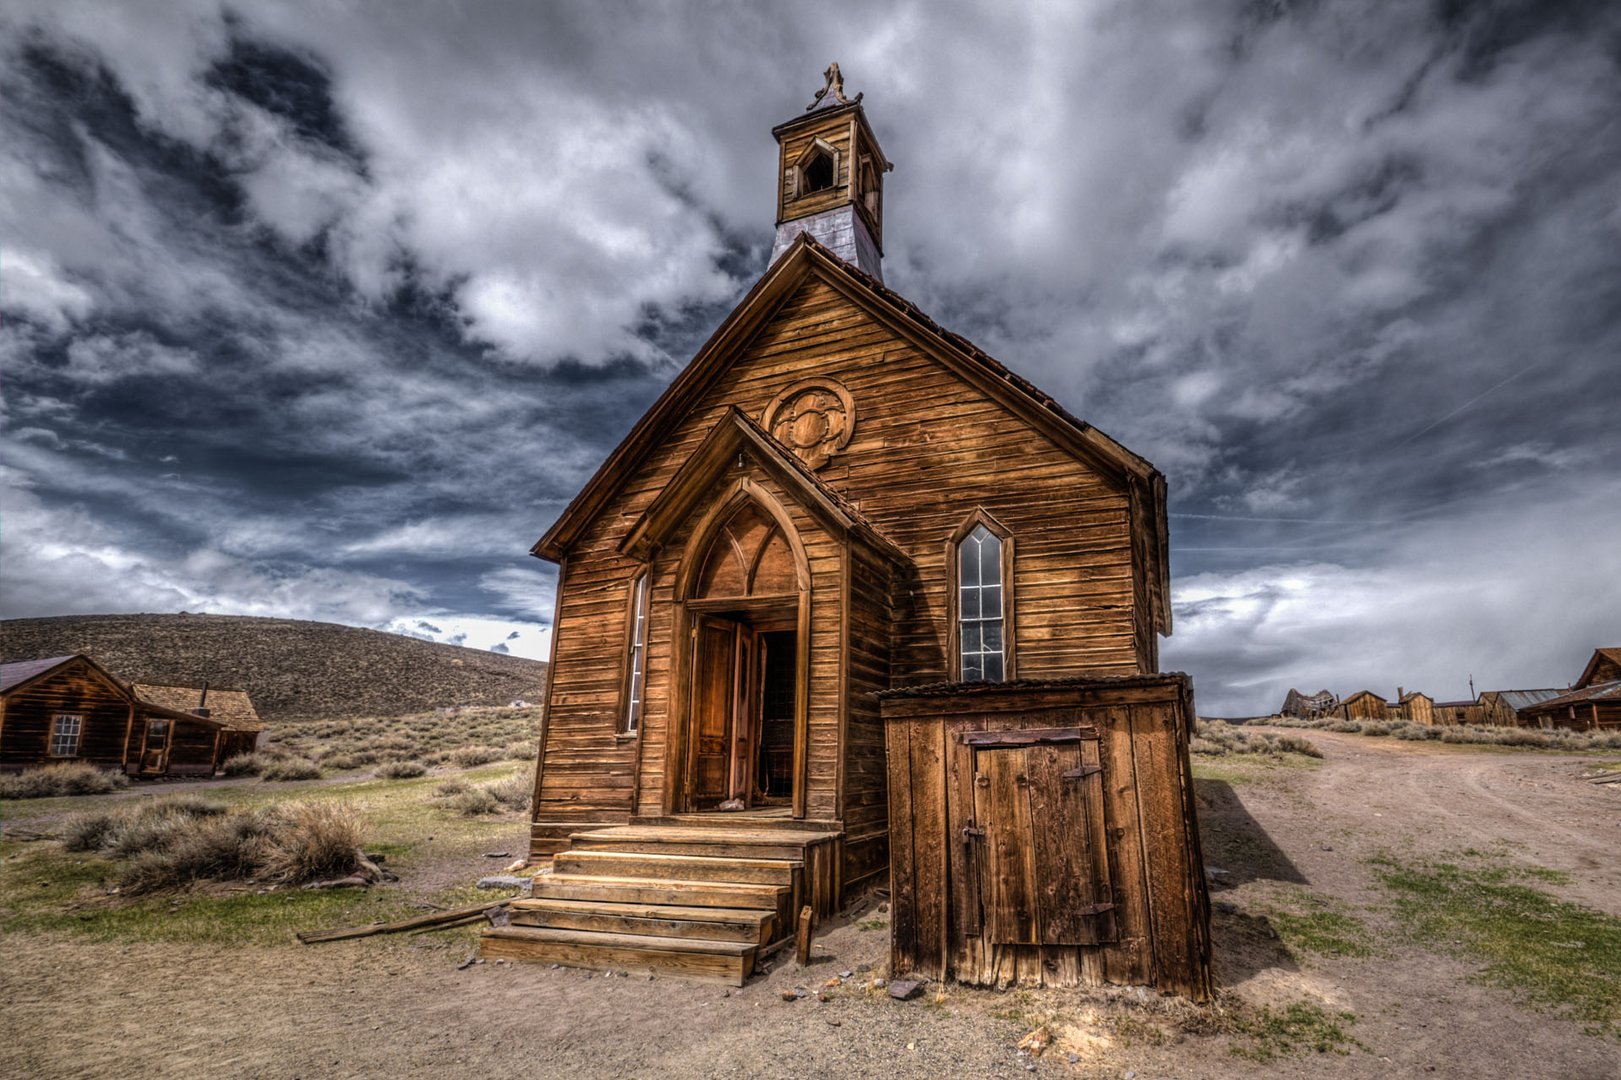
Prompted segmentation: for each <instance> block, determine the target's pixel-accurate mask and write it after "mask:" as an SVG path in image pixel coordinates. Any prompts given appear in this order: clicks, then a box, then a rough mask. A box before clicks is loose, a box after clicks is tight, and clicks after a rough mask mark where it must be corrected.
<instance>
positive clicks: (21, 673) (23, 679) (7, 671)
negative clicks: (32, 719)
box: [0, 653, 129, 697]
mask: <svg viewBox="0 0 1621 1080" xmlns="http://www.w3.org/2000/svg"><path fill="white" fill-rule="evenodd" d="M75 660H83V661H84V662H85V663H86V664H88V665H90V667H91V669H92V670H94V671H95V672H96V673H97V674H99V675H101V677H102V678H104V679H106V680H107V681H108V682H110V683H112V684H113V685H114V686H115V687H117V688H118V692H119V693H120V694H123V695H125V696H126V697H127V696H128V695H129V688H128V687H127V686H125V685H124V684H123V683H121V682H119V681H118V679H117V678H116V677H114V675H113V674H112V672H110V671H108V670H107V669H106V668H104V667H102V666H101V665H100V664H98V663H96V662H95V661H94V660H92V659H90V657H88V656H86V655H84V654H83V653H73V654H72V655H69V656H50V657H46V658H44V659H42V660H14V661H12V662H11V663H9V664H0V694H9V693H11V692H12V691H13V690H19V689H21V688H22V687H24V686H26V685H27V684H29V683H31V682H33V681H34V680H35V679H40V678H43V677H45V676H46V675H49V674H51V673H52V672H53V671H55V670H56V669H57V668H60V667H64V666H66V665H68V664H70V663H72V662H73V661H75Z"/></svg>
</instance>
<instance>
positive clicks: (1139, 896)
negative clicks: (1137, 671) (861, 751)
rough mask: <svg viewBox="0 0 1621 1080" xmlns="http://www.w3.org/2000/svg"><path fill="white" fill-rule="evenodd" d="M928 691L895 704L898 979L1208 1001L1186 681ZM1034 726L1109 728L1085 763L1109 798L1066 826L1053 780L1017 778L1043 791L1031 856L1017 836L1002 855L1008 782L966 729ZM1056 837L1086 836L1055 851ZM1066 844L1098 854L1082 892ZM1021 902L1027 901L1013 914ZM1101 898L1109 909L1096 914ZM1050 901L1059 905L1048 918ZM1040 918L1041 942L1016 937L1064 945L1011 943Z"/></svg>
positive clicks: (1035, 930)
mask: <svg viewBox="0 0 1621 1080" xmlns="http://www.w3.org/2000/svg"><path fill="white" fill-rule="evenodd" d="M958 689H960V688H958ZM919 693H920V694H921V695H923V696H898V697H897V696H890V697H886V698H885V700H884V702H883V713H884V723H885V728H886V733H887V737H888V741H889V766H890V776H889V793H890V819H891V821H892V822H893V823H894V826H893V828H892V830H891V835H890V875H891V896H892V901H891V903H892V911H893V923H892V925H893V953H892V956H891V965H890V966H891V970H892V971H893V972H895V973H896V974H897V975H903V974H920V975H926V976H928V977H930V978H937V979H955V980H958V981H961V982H968V983H974V984H979V985H1003V986H1005V985H1009V984H1014V983H1027V984H1045V985H1067V986H1073V985H1078V984H1093V985H1095V984H1100V983H1124V984H1144V985H1151V986H1156V987H1158V988H1160V989H1162V990H1174V991H1176V992H1178V993H1183V994H1186V995H1188V996H1190V997H1193V998H1195V999H1200V1000H1202V999H1204V998H1206V997H1208V996H1209V994H1210V991H1211V972H1210V934H1209V898H1208V895H1207V892H1206V887H1205V881H1204V863H1203V859H1202V857H1201V855H1200V849H1199V835H1198V825H1197V819H1196V809H1195V797H1194V789H1193V778H1192V773H1191V769H1190V766H1189V761H1188V729H1189V721H1190V718H1191V717H1192V716H1193V715H1194V711H1193V703H1192V691H1191V688H1190V686H1189V684H1188V681H1187V678H1186V676H1182V675H1162V676H1148V677H1144V678H1139V679H1130V680H1123V681H1110V680H1097V681H1095V682H1089V683H1086V684H1081V685H1075V684H1072V685H1066V686H1052V685H1050V684H1049V685H1046V686H1043V685H1039V684H1038V685H1035V686H1026V685H1020V684H1012V685H1009V686H1006V687H998V688H975V689H972V690H967V691H964V692H955V691H954V690H953V689H952V688H947V689H946V690H945V691H944V692H940V693H930V692H929V691H926V690H925V691H920V692H919ZM1032 729H1052V730H1065V729H1082V730H1085V731H1088V732H1089V733H1095V734H1089V735H1088V739H1089V742H1085V743H1083V744H1082V746H1083V749H1082V750H1081V752H1080V754H1079V756H1078V757H1077V758H1076V760H1077V761H1081V762H1085V764H1084V765H1083V766H1082V768H1081V770H1079V771H1080V772H1081V773H1082V774H1083V775H1079V776H1076V777H1075V779H1074V780H1073V781H1070V782H1073V783H1077V784H1082V783H1088V782H1096V783H1097V784H1098V788H1097V791H1098V794H1099V795H1100V796H1101V797H1100V798H1096V802H1095V803H1094V804H1092V805H1085V804H1084V803H1083V804H1079V805H1078V806H1077V807H1074V808H1071V810H1070V811H1068V813H1069V815H1070V816H1069V817H1067V818H1065V820H1064V821H1062V822H1060V821H1057V820H1055V819H1054V818H1053V817H1051V816H1050V814H1044V813H1042V812H1040V810H1039V808H1040V806H1041V805H1042V804H1041V803H1039V802H1038V801H1036V800H1037V796H1038V795H1039V794H1040V793H1041V792H1040V789H1041V787H1042V785H1041V784H1040V783H1038V782H1037V779H1038V778H1037V777H1035V776H1034V775H1019V776H1017V777H1014V778H1013V782H1015V783H1018V784H1019V785H1020V786H1022V787H1026V788H1028V789H1029V790H1030V792H1031V795H1030V798H1031V800H1032V803H1031V806H1032V808H1033V810H1032V813H1033V815H1034V817H1033V820H1031V821H1030V822H1029V825H1030V828H1029V829H1028V830H1027V833H1026V835H1028V836H1030V837H1031V840H1030V848H1029V850H1022V851H1021V850H1019V848H1018V845H1017V843H1016V842H1015V843H1013V844H1012V846H1008V845H1009V841H1008V840H1007V837H1006V836H1003V837H1001V838H1000V839H1001V842H1002V844H1003V848H1002V849H1001V850H991V851H987V850H986V849H987V847H989V846H990V845H991V844H992V843H994V842H996V841H997V839H998V838H997V837H990V836H985V835H984V833H985V831H986V826H987V822H986V821H985V820H984V819H983V817H981V816H979V815H980V814H982V813H983V802H984V798H985V796H986V792H987V789H992V788H994V785H995V783H996V778H995V777H994V776H991V775H988V774H987V772H986V770H983V769H981V770H979V775H976V764H975V760H976V759H975V753H974V748H973V747H972V746H969V745H966V744H965V742H964V739H963V736H964V733H967V732H1008V731H1026V732H1028V731H1030V730H1032ZM998 752H999V753H1000V752H1001V751H998ZM1099 767H1100V768H1101V773H1100V774H1096V775H1088V774H1092V773H1093V772H1094V770H1095V769H1096V768H1099ZM1024 771H1025V772H1029V771H1030V770H1029V768H1028V767H1026V768H1025V770H1024ZM1050 786H1051V785H1049V787H1050ZM992 794H994V792H992ZM1048 794H1049V795H1050V794H1051V793H1050V792H1049V793H1048ZM976 807H979V809H978V810H976ZM1057 812H1058V811H1057V810H1056V809H1055V810H1054V811H1053V813H1057ZM1100 815H1101V821H1100V820H1098V817H1099V816H1100ZM1072 819H1073V820H1072ZM1055 837H1057V838H1059V839H1060V840H1062V839H1063V838H1065V837H1069V838H1071V839H1072V840H1073V843H1072V844H1068V845H1065V848H1064V851H1058V852H1046V851H1045V849H1044V847H1043V845H1044V844H1046V843H1048V842H1050V841H1052V840H1053V838H1055ZM1099 846H1102V847H1105V848H1106V849H1107V850H1106V851H1104V852H1098V851H1097V848H1098V847H1099ZM1071 849H1073V850H1071ZM1065 851H1069V852H1070V854H1072V855H1073V854H1075V853H1089V854H1090V857H1095V858H1096V859H1097V862H1096V865H1095V867H1094V868H1093V869H1092V870H1091V871H1090V872H1087V871H1085V869H1084V868H1083V869H1082V871H1081V872H1079V878H1078V880H1079V882H1080V886H1079V887H1078V888H1077V889H1075V890H1074V895H1069V894H1063V895H1056V894H1054V893H1053V889H1054V887H1055V886H1057V885H1058V884H1059V879H1060V878H1062V877H1063V876H1064V875H1063V874H1059V873H1055V872H1054V871H1053V870H1052V869H1051V868H1050V867H1051V866H1060V865H1061V863H1062V860H1063V858H1065V857H1066V855H1065V853H1064V852H1065ZM998 861H999V862H1000V865H998ZM1022 863H1027V864H1028V865H1029V866H1032V867H1034V868H1035V870H1036V871H1037V872H1036V873H1034V875H1033V877H1032V878H1031V882H1030V884H1029V887H1028V888H1026V889H1024V890H1023V892H1022V893H1021V892H1020V891H1019V890H1018V888H1017V884H1018V883H1017V881H1013V882H1010V881H1009V880H1008V878H1009V875H1010V874H1013V875H1014V876H1015V877H1017V876H1018V875H1017V873H1016V868H1017V867H1018V866H1019V865H1021V864H1022ZM1049 864H1050V865H1049ZM1009 867H1013V868H1015V869H1014V870H1009ZM1044 867H1047V869H1043V868H1044ZM1088 883H1090V884H1088ZM1010 890H1011V891H1010ZM1009 896H1015V897H1019V898H1020V899H1018V900H1017V901H1016V902H1014V903H1013V904H1012V906H1011V908H1010V909H1009V910H1000V908H1001V907H1007V906H1008V905H1007V903H1006V899H1007V897H1009ZM999 898H1000V899H1001V900H1003V901H1004V902H1003V903H1002V904H1001V905H999V904H998V900H999ZM1099 901H1102V902H1103V903H1102V904H1101V905H1100V906H1101V907H1102V910H1098V911H1095V912H1094V911H1092V910H1091V909H1090V908H1089V906H1088V905H1090V904H1092V903H1097V902H1099ZM1042 905H1045V907H1046V908H1047V909H1050V910H1043V911H1040V912H1039V913H1038V911H1037V909H1038V908H1040V907H1041V906H1042ZM1032 918H1035V919H1036V920H1037V922H1038V925H1036V926H1033V927H1031V929H1030V934H1029V935H1025V934H1015V935H1013V936H1012V937H1011V940H1014V941H1017V940H1026V941H1032V942H1046V941H1058V942H1063V943H1062V944H1034V943H1030V944H1010V943H1008V942H1009V940H1010V935H1009V933H1008V928H1009V927H1010V926H1012V927H1014V928H1016V929H1017V928H1020V927H1021V926H1022V925H1023V924H1024V923H1025V922H1026V921H1027V920H1029V919H1032Z"/></svg>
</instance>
